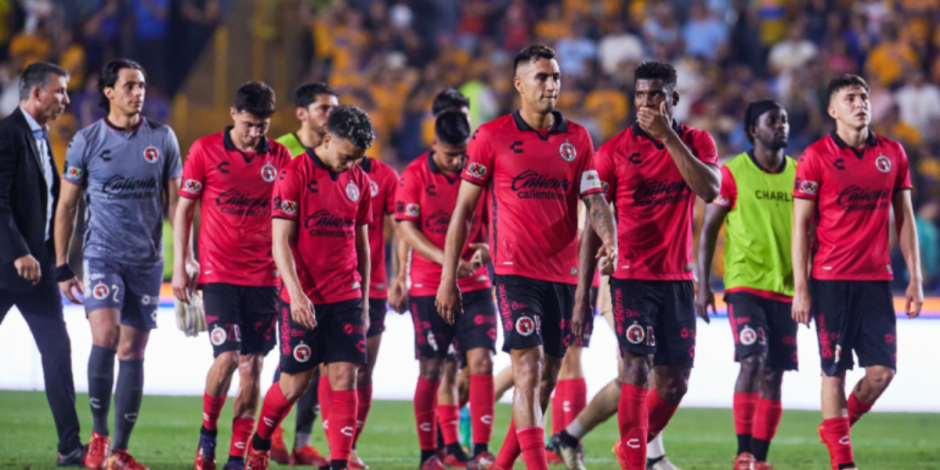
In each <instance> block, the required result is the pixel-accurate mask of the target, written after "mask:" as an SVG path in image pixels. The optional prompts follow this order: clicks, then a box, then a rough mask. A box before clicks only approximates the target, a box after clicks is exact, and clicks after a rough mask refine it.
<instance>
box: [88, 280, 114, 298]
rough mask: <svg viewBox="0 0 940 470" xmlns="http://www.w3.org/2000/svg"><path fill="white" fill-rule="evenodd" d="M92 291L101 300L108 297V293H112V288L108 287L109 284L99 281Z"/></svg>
mask: <svg viewBox="0 0 940 470" xmlns="http://www.w3.org/2000/svg"><path fill="white" fill-rule="evenodd" d="M91 292H92V295H94V296H95V298H96V299H98V300H101V299H103V298H105V297H107V296H108V294H109V293H111V290H110V289H108V286H106V285H104V284H101V283H98V285H97V286H95V288H94V289H93V290H92V291H91Z"/></svg>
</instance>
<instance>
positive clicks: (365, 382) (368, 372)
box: [356, 365, 372, 387]
mask: <svg viewBox="0 0 940 470" xmlns="http://www.w3.org/2000/svg"><path fill="white" fill-rule="evenodd" d="M356 385H357V386H358V387H367V386H369V385H372V368H371V367H369V366H368V365H364V366H360V367H359V372H358V373H357V375H356Z"/></svg>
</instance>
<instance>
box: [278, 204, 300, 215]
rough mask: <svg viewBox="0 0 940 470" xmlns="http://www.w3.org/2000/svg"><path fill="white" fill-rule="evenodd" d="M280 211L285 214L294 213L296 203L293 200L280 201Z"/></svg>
mask: <svg viewBox="0 0 940 470" xmlns="http://www.w3.org/2000/svg"><path fill="white" fill-rule="evenodd" d="M281 212H283V213H285V214H287V215H294V214H296V213H297V203H296V202H294V201H283V202H281Z"/></svg>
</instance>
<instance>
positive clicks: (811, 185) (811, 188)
mask: <svg viewBox="0 0 940 470" xmlns="http://www.w3.org/2000/svg"><path fill="white" fill-rule="evenodd" d="M817 189H819V183H817V182H815V181H810V180H805V181H803V182H802V183H800V192H802V193H804V194H809V195H810V196H812V195H814V194H816V190H817Z"/></svg>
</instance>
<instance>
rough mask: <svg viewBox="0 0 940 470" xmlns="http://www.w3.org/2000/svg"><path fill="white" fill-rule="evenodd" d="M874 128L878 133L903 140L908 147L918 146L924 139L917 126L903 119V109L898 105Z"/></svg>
mask: <svg viewBox="0 0 940 470" xmlns="http://www.w3.org/2000/svg"><path fill="white" fill-rule="evenodd" d="M873 130H874V131H875V133H876V134H883V135H889V136H891V137H892V138H894V139H897V140H899V141H901V143H902V144H903V145H904V146H906V147H917V146H918V145H920V144H921V143H922V142H923V141H924V137H923V136H922V135H921V133H920V131H918V130H917V128H916V127H914V126H912V125H911V124H910V123H908V122H904V120H902V119H901V111H900V110H899V109H898V107H897V106H892V107H891V108H890V109H889V110H888V113H887V114H885V116H884V118H883V119H882V120H881V122H880V123H878V124H876V125H875V126H874V127H873Z"/></svg>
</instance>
